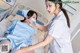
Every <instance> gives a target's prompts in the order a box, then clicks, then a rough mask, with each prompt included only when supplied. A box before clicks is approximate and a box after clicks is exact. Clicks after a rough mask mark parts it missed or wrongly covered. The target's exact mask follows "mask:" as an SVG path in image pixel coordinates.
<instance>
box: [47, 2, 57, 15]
mask: <svg viewBox="0 0 80 53" xmlns="http://www.w3.org/2000/svg"><path fill="white" fill-rule="evenodd" d="M46 6H47V10H48V12H49V13H50V14H54V13H55V10H56V5H55V4H54V3H52V2H51V1H47V2H46Z"/></svg>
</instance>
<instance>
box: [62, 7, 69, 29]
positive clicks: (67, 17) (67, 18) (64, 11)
mask: <svg viewBox="0 0 80 53" xmlns="http://www.w3.org/2000/svg"><path fill="white" fill-rule="evenodd" d="M61 10H62V11H63V13H64V15H65V17H66V20H67V25H68V27H69V28H70V20H69V16H68V14H67V12H66V10H65V9H64V8H62V9H61Z"/></svg>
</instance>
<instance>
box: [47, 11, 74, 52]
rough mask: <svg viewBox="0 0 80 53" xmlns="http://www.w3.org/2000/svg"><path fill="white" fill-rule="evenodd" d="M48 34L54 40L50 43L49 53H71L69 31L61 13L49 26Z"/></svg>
mask: <svg viewBox="0 0 80 53" xmlns="http://www.w3.org/2000/svg"><path fill="white" fill-rule="evenodd" d="M48 33H49V35H51V36H52V37H53V38H54V40H53V41H52V42H51V43H50V52H51V53H73V50H72V46H71V40H70V36H71V35H70V30H69V28H68V26H67V21H66V17H65V15H64V13H63V12H62V11H61V12H60V13H59V14H58V15H57V16H56V17H55V18H54V19H53V20H52V22H51V24H49V28H48Z"/></svg>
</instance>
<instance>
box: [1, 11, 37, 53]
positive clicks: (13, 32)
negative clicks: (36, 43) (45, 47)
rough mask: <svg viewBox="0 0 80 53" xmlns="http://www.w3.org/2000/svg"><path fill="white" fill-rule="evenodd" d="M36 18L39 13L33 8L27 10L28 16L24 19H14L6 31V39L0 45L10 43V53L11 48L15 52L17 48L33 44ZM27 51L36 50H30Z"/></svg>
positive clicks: (31, 52)
mask: <svg viewBox="0 0 80 53" xmlns="http://www.w3.org/2000/svg"><path fill="white" fill-rule="evenodd" d="M36 20H37V13H36V12H35V11H33V10H28V11H27V16H26V17H24V20H21V21H19V20H16V19H15V20H13V22H12V24H11V26H10V27H9V28H8V30H7V31H6V32H5V34H7V36H6V39H5V40H2V41H1V42H0V46H1V45H8V52H7V53H9V51H10V50H11V53H14V52H15V51H16V50H19V49H21V48H24V47H28V46H30V45H32V39H33V36H34V35H35V28H34V26H35V24H34V22H36ZM0 53H3V52H0ZM27 53H35V52H34V51H30V52H27Z"/></svg>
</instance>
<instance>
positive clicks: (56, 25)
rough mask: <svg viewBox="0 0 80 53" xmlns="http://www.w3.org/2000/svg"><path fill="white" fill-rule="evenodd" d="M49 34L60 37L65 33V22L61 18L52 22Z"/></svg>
mask: <svg viewBox="0 0 80 53" xmlns="http://www.w3.org/2000/svg"><path fill="white" fill-rule="evenodd" d="M48 33H49V35H51V36H52V37H54V38H60V37H61V36H62V35H63V33H64V24H63V22H62V21H60V20H56V21H55V22H53V23H52V24H51V26H50V27H49V31H48Z"/></svg>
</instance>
